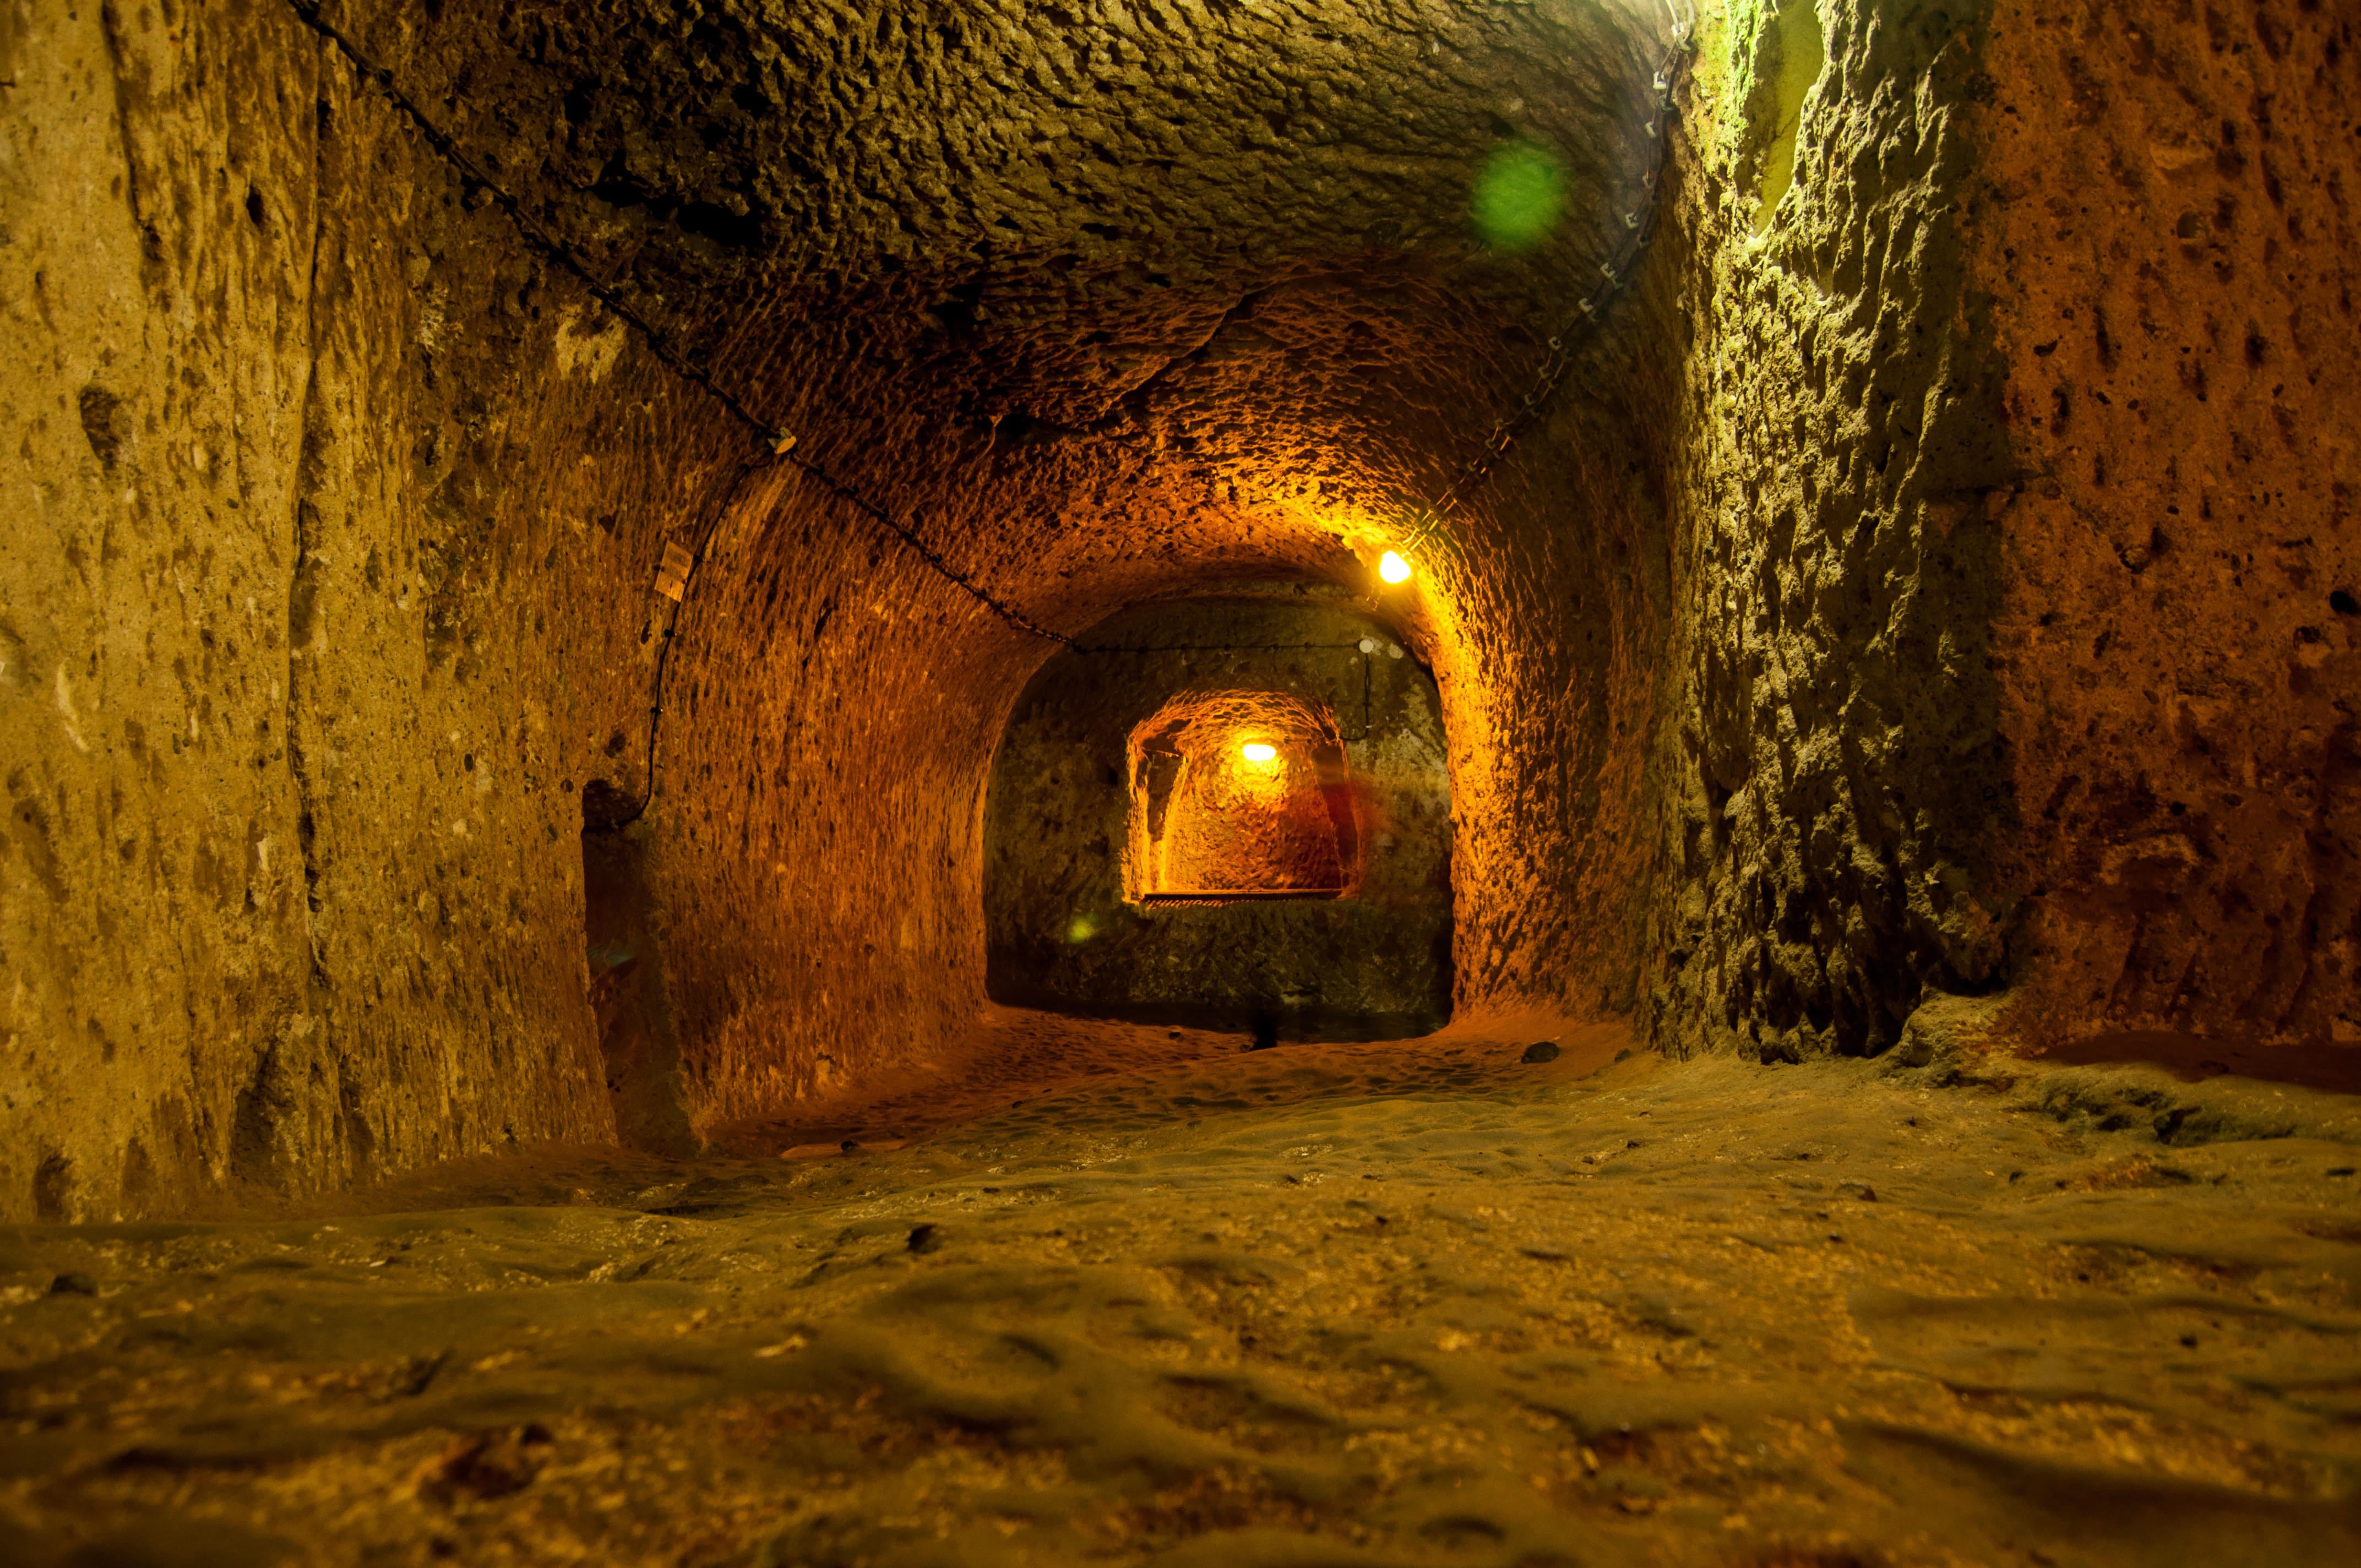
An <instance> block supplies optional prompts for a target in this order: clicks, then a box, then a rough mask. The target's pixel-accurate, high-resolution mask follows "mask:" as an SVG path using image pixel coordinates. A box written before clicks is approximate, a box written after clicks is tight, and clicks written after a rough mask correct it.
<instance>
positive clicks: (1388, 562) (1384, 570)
mask: <svg viewBox="0 0 2361 1568" xmlns="http://www.w3.org/2000/svg"><path fill="white" fill-rule="evenodd" d="M1378 576H1380V577H1383V578H1384V579H1385V580H1386V581H1388V582H1389V583H1406V582H1409V581H1410V563H1409V562H1407V561H1405V560H1403V559H1402V558H1401V556H1400V555H1399V554H1396V553H1395V552H1393V551H1391V550H1389V551H1387V552H1386V554H1385V559H1384V560H1382V561H1379V562H1378Z"/></svg>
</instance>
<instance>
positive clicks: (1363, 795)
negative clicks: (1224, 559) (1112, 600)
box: [984, 584, 1452, 1040]
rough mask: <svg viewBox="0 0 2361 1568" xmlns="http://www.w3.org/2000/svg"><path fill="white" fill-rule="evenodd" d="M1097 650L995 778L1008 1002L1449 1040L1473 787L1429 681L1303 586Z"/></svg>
mask: <svg viewBox="0 0 2361 1568" xmlns="http://www.w3.org/2000/svg"><path fill="white" fill-rule="evenodd" d="M1081 641H1082V642H1083V644H1084V645H1085V647H1086V648H1087V649H1088V650H1089V651H1088V652H1080V651H1075V652H1062V653H1060V654H1058V655H1056V656H1054V657H1052V658H1051V659H1050V660H1049V661H1048V662H1047V663H1045V664H1043V665H1042V667H1041V669H1040V671H1039V672H1038V674H1036V675H1035V676H1034V677H1033V679H1032V681H1031V683H1030V684H1029V685H1027V688H1026V690H1025V692H1024V694H1023V695H1022V696H1020V697H1019V698H1018V700H1017V702H1016V707H1015V709H1014V711H1013V712H1012V714H1011V716H1010V718H1009V720H1008V725H1007V729H1006V730H1005V733H1004V734H1003V736H1002V738H1001V741H1000V745H999V748H998V750H997V751H996V753H995V755H994V762H993V770H992V778H991V784H990V786H989V790H988V794H987V797H986V804H985V813H984V816H985V825H984V837H985V861H984V917H985V930H986V937H985V940H986V986H987V989H988V991H989V993H990V994H991V996H992V997H993V999H994V1000H995V1001H998V1002H1003V1003H1014V1004H1017V1005H1023V1006H1030V1007H1039V1008H1044V1009H1048V1010H1051V1011H1056V1012H1064V1013H1073V1014H1084V1015H1090V1016H1098V1017H1111V1018H1125V1019H1130V1020H1134V1021H1147V1022H1162V1023H1172V1024H1186V1025H1192V1026H1196V1027H1202V1028H1218V1029H1235V1030H1238V1031H1240V1032H1246V1031H1251V1032H1253V1033H1254V1034H1256V1035H1257V1036H1259V1037H1261V1038H1263V1039H1266V1040H1269V1039H1311V1038H1330V1039H1378V1038H1394V1037H1400V1036H1411V1035H1419V1034H1423V1033H1426V1032H1428V1031H1430V1030H1433V1029H1434V1028H1437V1027H1439V1026H1441V1025H1443V1024H1444V1022H1445V1021H1446V1020H1447V1019H1448V1018H1449V1016H1450V1013H1451V993H1452V989H1451V988H1452V963H1451V923H1452V900H1451V872H1450V861H1451V805H1450V803H1451V784H1450V777H1449V772H1448V768H1447V766H1446V763H1445V760H1444V759H1445V750H1444V732H1443V718H1442V705H1441V700H1440V696H1439V695H1438V693H1437V691H1436V689H1435V685H1434V681H1433V676H1432V675H1431V674H1428V672H1427V671H1426V670H1425V668H1424V667H1423V666H1422V665H1421V664H1420V663H1419V662H1418V661H1417V660H1416V659H1414V658H1412V657H1411V656H1409V654H1408V652H1407V650H1406V649H1405V647H1404V646H1403V643H1402V641H1401V640H1400V637H1399V636H1398V635H1397V633H1396V631H1395V630H1393V629H1392V628H1390V627H1389V626H1388V625H1386V624H1385V623H1384V621H1383V620H1380V619H1379V618H1378V616H1376V615H1374V614H1373V613H1371V612H1370V611H1369V610H1368V609H1367V608H1366V607H1364V606H1362V605H1360V604H1358V603H1356V601H1353V600H1351V599H1349V598H1346V597H1345V595H1344V594H1343V592H1342V591H1341V590H1334V589H1329V588H1323V587H1313V586H1309V585H1305V586H1297V585H1291V584H1286V585H1279V586H1277V587H1273V588H1270V589H1268V590H1266V591H1257V590H1254V589H1251V588H1231V589H1226V590H1224V592H1223V593H1222V594H1221V595H1219V596H1218V597H1210V598H1192V599H1185V600H1177V601H1167V602H1159V603H1151V604H1148V605H1142V606H1137V607H1135V608H1134V609H1129V610H1126V611H1124V612H1122V613H1121V614H1118V615H1116V616H1115V617H1114V618H1112V619H1111V620H1107V621H1105V622H1104V623H1102V624H1101V625H1100V626H1098V627H1097V628H1095V629H1093V630H1092V631H1091V632H1090V633H1088V634H1087V635H1086V636H1085V637H1083V638H1082V640H1081Z"/></svg>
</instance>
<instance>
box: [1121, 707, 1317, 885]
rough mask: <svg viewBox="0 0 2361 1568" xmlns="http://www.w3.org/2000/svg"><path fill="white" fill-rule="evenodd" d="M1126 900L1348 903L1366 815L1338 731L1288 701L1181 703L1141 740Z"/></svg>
mask: <svg viewBox="0 0 2361 1568" xmlns="http://www.w3.org/2000/svg"><path fill="white" fill-rule="evenodd" d="M1127 751H1128V762H1129V769H1128V772H1129V774H1130V778H1131V810H1130V820H1129V832H1128V835H1127V837H1128V851H1129V852H1128V853H1127V854H1126V857H1125V877H1124V883H1125V888H1124V891H1125V896H1126V897H1127V898H1128V899H1130V900H1131V901H1132V902H1133V903H1136V904H1148V905H1156V904H1183V903H1191V902H1209V901H1224V900H1228V899H1239V898H1343V897H1349V896H1350V895H1351V894H1352V892H1353V890H1354V888H1355V887H1356V885H1357V884H1358V883H1359V881H1360V869H1361V857H1360V848H1361V834H1360V821H1359V813H1358V812H1357V811H1356V809H1355V806H1354V801H1353V788H1352V778H1351V774H1350V773H1349V771H1348V769H1347V766H1346V763H1345V746H1344V742H1343V740H1342V739H1341V738H1340V737H1339V735H1338V734H1337V730H1336V725H1335V721H1334V719H1333V718H1330V717H1329V716H1328V714H1327V712H1326V710H1325V709H1324V708H1319V707H1313V706H1312V705H1311V704H1308V703H1306V702H1304V701H1302V700H1301V699H1300V698H1297V697H1293V696H1289V695H1288V694H1286V693H1284V692H1218V693H1213V694H1210V695H1196V696H1176V697H1174V698H1173V699H1171V700H1170V702H1167V703H1166V704H1165V705H1164V707H1162V708H1160V709H1159V710H1158V712H1157V713H1156V714H1155V716H1154V717H1152V718H1149V719H1148V720H1147V721H1146V722H1145V723H1143V724H1141V725H1140V726H1139V727H1138V728H1137V729H1134V730H1133V731H1132V733H1131V740H1130V744H1129V746H1128V748H1127Z"/></svg>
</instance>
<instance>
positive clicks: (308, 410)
mask: <svg viewBox="0 0 2361 1568" xmlns="http://www.w3.org/2000/svg"><path fill="white" fill-rule="evenodd" d="M5 53H6V57H7V58H6V60H5V63H4V64H0V75H6V76H9V77H11V78H13V85H12V87H11V89H10V91H9V95H8V98H7V101H6V102H7V110H6V120H5V126H6V137H7V139H6V143H5V146H6V154H5V157H6V162H5V175H0V180H5V187H0V190H5V219H0V222H5V230H6V233H5V246H0V268H5V269H6V272H5V275H6V281H5V284H0V299H5V301H6V302H7V304H6V306H5V308H6V310H7V312H8V316H9V322H10V328H11V331H12V332H13V333H14V334H16V337H17V339H18V341H19V343H20V344H21V345H22V349H21V351H20V354H19V355H18V356H16V358H15V359H14V361H13V362H12V364H11V367H9V369H8V370H7V372H6V373H5V375H0V403H5V410H6V413H5V422H6V424H7V426H8V428H9V429H10V430H12V431H14V432H16V433H17V436H16V444H15V445H14V449H13V450H12V451H11V452H10V454H9V456H8V459H7V461H8V463H9V465H10V474H9V481H10V482H9V494H10V498H11V499H10V511H11V521H10V524H9V548H8V551H7V554H6V558H5V567H0V666H5V679H4V680H0V704H5V708H0V734H5V736H6V738H7V739H6V743H5V780H6V785H7V789H8V793H9V833H8V836H7V849H6V852H5V859H0V951H5V959H0V964H5V970H6V988H7V995H8V1001H7V1003H6V1005H7V1008H8V1013H7V1020H6V1024H5V1069H0V1072H5V1090H0V1125H5V1137H0V1145H4V1146H5V1153H0V1210H5V1211H6V1212H12V1213H19V1214H27V1215H29V1214H34V1213H38V1214H40V1215H43V1216H46V1217H90V1216H104V1215H108V1214H111V1213H130V1212H142V1211H148V1210H155V1209H169V1208H172V1207H179V1206H184V1205H186V1204H188V1203H189V1202H192V1201H195V1200H196V1199H197V1198H198V1196H199V1195H200V1194H201V1193H202V1192H203V1191H204V1190H210V1189H215V1188H221V1187H224V1186H231V1187H236V1186H260V1187H265V1188H295V1189H307V1188H319V1187H327V1186H335V1185H339V1184H341V1183H343V1182H345V1181H346V1180H349V1179H353V1178H355V1177H358V1176H362V1175H366V1174H368V1173H369V1172H371V1171H375V1170H383V1169H390V1168H402V1167H405V1166H409V1165H413V1164H416V1163H418V1162H420V1161H422V1160H425V1159H432V1158H435V1157H445V1156H448V1155H454V1154H460V1153H467V1152H474V1151H476V1150H478V1149H483V1148H487V1147H490V1146H496V1145H499V1144H501V1143H503V1142H506V1141H508V1140H511V1139H530V1138H536V1137H551V1136H570V1137H581V1136H597V1135H604V1134H605V1133H606V1132H607V1131H608V1130H609V1128H610V1127H611V1125H612V1124H611V1120H610V1118H609V1113H608V1111H607V1108H606V1105H605V1102H604V1099H603V1096H600V1095H598V1093H597V1092H596V1088H595V1083H594V1082H593V1081H592V1080H590V1079H588V1077H587V1076H586V1073H585V1071H584V1068H585V1065H586V1047H587V1046H588V1036H587V1035H586V1033H585V1026H586V1025H587V1022H588V1011H587V1008H586V1005H585V1003H584V1000H583V994H582V984H581V958H580V938H579V918H580V917H579V909H580V904H579V890H578V883H579V876H578V870H577V855H576V850H575V846H574V842H573V828H572V822H571V817H572V810H573V806H572V802H571V800H570V798H569V797H568V796H567V795H566V794H565V792H563V791H562V790H559V789H558V788H557V787H555V786H556V784H557V778H556V775H557V773H558V772H559V770H560V768H561V767H562V766H563V765H564V762H563V752H564V751H565V749H566V747H565V739H564V731H565V730H566V729H567V728H568V727H569V724H578V723H579V722H580V720H581V717H582V709H583V708H584V707H586V706H588V705H586V704H584V703H583V702H582V700H581V699H580V698H579V697H578V696H575V695H573V694H571V693H569V692H568V691H567V690H566V688H565V685H564V684H563V682H562V681H561V680H560V679H558V678H557V677H556V673H555V670H554V669H553V667H552V665H551V663H550V662H549V660H548V658H547V656H546V645H545V643H544V641H542V640H541V639H540V637H539V632H540V630H541V627H540V622H541V620H542V618H543V617H544V615H545V614H546V613H547V611H548V610H549V609H550V608H551V599H550V598H549V597H546V596H509V597H503V595H502V591H501V590H502V588H503V587H504V585H506V584H507V583H509V582H511V580H512V578H513V576H514V574H516V573H517V572H519V571H520V570H522V569H523V568H524V567H525V565H527V563H528V562H529V563H530V564H531V565H532V567H533V569H535V570H545V571H547V572H548V573H549V574H550V576H552V577H558V576H564V575H565V574H566V571H567V569H568V568H569V567H576V566H578V565H580V556H581V555H582V554H587V552H585V551H583V550H582V549H581V547H580V546H579V545H578V543H576V541H575V540H574V539H573V538H571V537H569V536H568V535H567V532H566V531H565V530H563V529H561V528H560V527H559V526H557V520H555V519H554V518H549V517H546V516H544V515H541V514H538V513H536V511H535V510H534V509H533V505H532V500H533V498H532V496H531V493H530V482H529V476H525V475H521V474H519V473H518V472H517V470H518V467H519V465H518V463H517V462H516V457H517V455H518V454H519V453H520V452H521V451H529V450H530V449H531V443H530V440H529V438H528V436H527V433H528V432H530V431H531V430H533V427H534V425H535V423H536V422H537V420H538V419H539V417H540V414H541V410H540V408H539V406H538V400H537V399H536V398H535V397H534V396H533V391H534V389H533V387H531V386H522V387H521V386H519V385H518V384H517V383H516V382H515V380H514V379H513V377H514V366H515V362H516V361H515V351H516V345H517V343H518V340H519V339H520V338H521V337H522V335H524V333H525V331H526V327H525V323H523V321H522V319H521V318H522V307H520V306H518V305H517V303H516V301H515V291H516V290H517V289H518V288H519V287H520V286H522V284H523V282H524V281H525V280H524V279H523V278H522V276H521V275H520V273H519V271H518V269H515V268H513V267H511V266H506V265H504V264H502V263H501V262H500V260H499V259H498V256H499V253H498V252H496V251H493V250H489V249H487V250H483V251H480V252H478V251H477V250H476V249H474V248H473V247H472V246H473V242H474V240H476V239H477V238H479V237H482V236H478V235H477V234H476V232H475V231H476V230H477V229H478V228H479V227H480V226H481V225H483V224H484V223H485V222H486V219H485V218H484V217H483V216H481V215H478V216H475V217H469V216H467V215H466V214H465V212H464V209H462V208H461V207H460V206H459V204H458V194H459V193H458V192H457V190H456V187H453V186H451V185H449V184H448V182H447V181H445V179H444V176H443V171H442V170H441V169H440V167H439V165H437V164H435V163H434V162H433V161H432V160H431V159H429V160H425V161H423V162H422V161H421V159H419V157H418V152H419V149H418V148H415V146H414V144H412V142H411V141H409V140H408V139H406V138H405V137H403V136H402V135H401V134H400V132H399V129H398V127H396V126H394V125H392V124H391V123H390V119H389V116H388V115H387V113H386V111H385V109H384V107H383V105H382V104H380V103H379V101H378V100H376V99H375V98H373V97H371V96H368V95H366V94H362V95H356V94H355V93H354V92H353V91H352V85H353V84H352V80H351V78H350V76H349V74H348V73H346V72H345V71H343V70H342V69H341V68H338V69H333V70H329V69H323V68H322V65H321V62H320V60H318V58H317V51H316V49H314V48H313V45H312V43H311V41H310V38H309V35H308V34H304V33H302V31H301V30H300V29H299V28H297V27H294V26H293V24H292V20H291V17H290V16H288V15H287V14H286V13H285V11H284V9H283V8H282V7H279V6H275V5H238V6H227V7H214V6H208V7H205V8H203V10H202V11H198V12H180V11H170V10H168V11H162V12H159V11H158V10H156V9H155V8H152V7H124V8H117V7H114V6H105V7H101V6H85V7H82V9H81V10H79V11H77V12H73V13H71V14H68V13H66V12H64V11H63V10H62V9H61V8H60V7H55V6H40V7H36V8H34V9H33V10H32V11H30V12H26V11H23V10H17V11H14V12H12V13H11V19H10V20H9V22H8V23H7V25H6V27H5ZM445 247H467V254H469V255H470V256H478V257H480V259H479V260H478V262H477V263H476V264H475V265H474V266H473V268H472V269H470V270H469V271H468V272H467V274H466V275H465V276H464V277H462V276H459V275H456V274H454V273H452V272H450V271H447V270H440V269H436V268H435V267H434V259H435V258H436V257H437V255H439V254H441V253H442V252H443V251H444V250H445ZM429 280H432V281H431V283H430V281H429ZM546 335H547V332H546V324H545V323H544V327H543V336H544V349H545V339H546ZM544 358H545V354H544ZM520 393H522V399H520V396H519V394H520ZM636 575H637V574H636V573H634V574H633V576H636Z"/></svg>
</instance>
